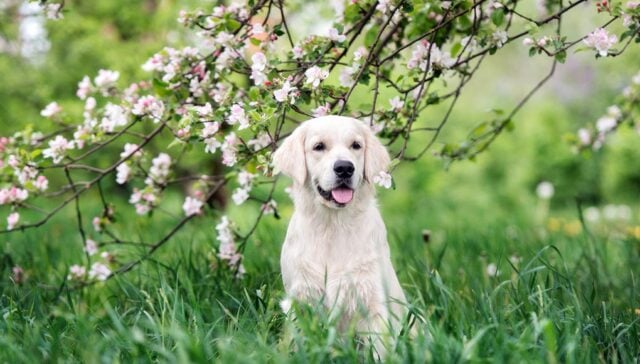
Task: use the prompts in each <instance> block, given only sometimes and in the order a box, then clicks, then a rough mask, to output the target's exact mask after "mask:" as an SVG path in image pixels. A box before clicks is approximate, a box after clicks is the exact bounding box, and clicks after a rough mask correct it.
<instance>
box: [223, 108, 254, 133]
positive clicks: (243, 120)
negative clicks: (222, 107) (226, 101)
mask: <svg viewBox="0 0 640 364" xmlns="http://www.w3.org/2000/svg"><path fill="white" fill-rule="evenodd" d="M227 122H228V123H229V124H231V125H233V124H236V123H238V124H239V127H238V130H242V129H246V128H248V127H249V118H247V116H246V115H245V113H244V109H243V108H242V105H240V104H234V105H233V106H231V111H230V113H229V117H228V119H227Z"/></svg>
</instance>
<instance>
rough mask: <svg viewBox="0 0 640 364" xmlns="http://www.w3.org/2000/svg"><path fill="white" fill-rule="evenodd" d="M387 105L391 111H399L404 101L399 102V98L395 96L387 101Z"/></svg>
mask: <svg viewBox="0 0 640 364" xmlns="http://www.w3.org/2000/svg"><path fill="white" fill-rule="evenodd" d="M389 104H391V110H393V111H400V110H402V107H403V106H404V101H402V100H400V96H396V97H394V98H392V99H391V100H389Z"/></svg>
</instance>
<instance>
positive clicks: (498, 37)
mask: <svg viewBox="0 0 640 364" xmlns="http://www.w3.org/2000/svg"><path fill="white" fill-rule="evenodd" d="M491 40H493V43H494V44H495V45H496V47H498V48H502V46H504V45H505V43H507V40H509V36H508V35H507V32H505V31H504V30H496V31H495V32H493V34H492V35H491Z"/></svg>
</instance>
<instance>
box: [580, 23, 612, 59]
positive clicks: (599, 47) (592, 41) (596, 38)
mask: <svg viewBox="0 0 640 364" xmlns="http://www.w3.org/2000/svg"><path fill="white" fill-rule="evenodd" d="M583 42H584V44H586V45H587V46H588V47H590V48H593V49H595V50H596V51H598V54H599V55H600V56H602V57H606V56H607V55H608V54H609V49H610V48H611V47H612V46H613V45H614V44H616V43H617V42H618V37H617V36H616V35H615V34H611V35H610V34H609V32H607V30H606V29H603V28H598V29H596V30H594V31H593V32H591V33H589V35H587V37H586V38H585V39H584V40H583Z"/></svg>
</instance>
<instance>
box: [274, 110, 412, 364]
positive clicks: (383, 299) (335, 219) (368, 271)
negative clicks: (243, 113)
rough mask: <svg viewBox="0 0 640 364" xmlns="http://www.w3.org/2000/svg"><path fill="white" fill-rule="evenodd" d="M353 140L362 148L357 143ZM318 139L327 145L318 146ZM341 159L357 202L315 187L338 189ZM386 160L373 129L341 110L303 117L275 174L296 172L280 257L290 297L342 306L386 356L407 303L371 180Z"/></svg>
mask: <svg viewBox="0 0 640 364" xmlns="http://www.w3.org/2000/svg"><path fill="white" fill-rule="evenodd" d="M354 141H356V142H358V143H359V144H360V145H361V148H360V149H358V150H356V149H354V148H353V147H352V146H353V142H354ZM319 142H322V143H324V144H325V148H326V149H325V150H323V151H316V150H314V149H313V148H314V145H316V144H317V143H319ZM337 160H348V161H351V162H352V163H353V164H354V167H355V172H354V175H353V177H352V178H353V181H352V183H353V189H354V195H353V200H352V201H351V202H350V203H348V204H346V206H344V207H339V206H338V205H337V204H336V203H335V202H331V201H327V200H326V199H325V198H323V197H322V196H321V195H320V194H319V193H318V191H317V185H319V186H320V187H321V188H323V189H324V190H327V191H328V190H330V189H331V188H332V187H334V184H335V183H336V182H335V180H336V176H335V172H334V170H333V165H334V163H335V162H336V161H337ZM388 164H389V155H388V153H387V151H386V149H385V148H384V146H383V145H382V144H381V143H380V142H379V141H378V139H377V138H376V137H375V135H374V134H373V133H372V132H371V131H370V129H369V127H368V126H366V125H365V124H363V123H362V122H360V121H358V120H356V119H352V118H348V117H340V116H325V117H320V118H316V119H312V120H309V121H307V122H304V123H303V124H301V125H300V126H299V127H298V128H297V129H296V130H295V131H294V132H293V133H292V134H291V135H290V136H289V137H288V138H287V139H286V140H285V141H284V143H283V144H282V146H281V147H280V148H279V149H278V150H277V151H276V152H275V154H274V166H275V168H276V172H278V171H281V172H282V173H284V174H286V175H288V176H290V177H292V178H293V188H292V197H293V201H294V206H295V211H294V214H293V216H292V218H291V222H290V223H289V228H288V230H287V235H286V239H285V242H284V245H283V247H282V254H281V259H280V265H281V269H282V279H283V281H284V288H285V290H286V293H287V295H288V296H290V297H292V298H294V299H298V300H302V301H307V302H318V301H322V303H323V304H324V305H325V306H326V307H327V308H329V309H331V310H338V311H339V312H340V315H341V316H340V320H341V322H342V323H343V324H344V325H347V324H348V323H351V322H353V323H355V325H356V328H357V330H358V331H359V332H360V333H361V334H363V335H366V336H367V337H369V338H371V339H372V341H373V342H374V343H375V346H376V349H377V351H378V353H379V354H381V355H383V353H384V351H385V348H384V346H385V345H386V344H390V345H392V344H393V338H394V337H395V336H396V335H397V333H398V332H399V327H400V320H402V319H403V317H404V316H405V306H404V303H405V302H406V300H405V296H404V293H403V291H402V288H401V287H400V283H399V282H398V278H397V277H396V273H395V271H394V269H393V266H392V264H391V259H390V253H389V245H388V243H387V231H386V229H385V226H384V223H383V221H382V217H381V216H380V213H379V212H378V208H377V203H376V199H375V188H374V185H373V183H372V179H373V176H375V175H376V174H378V173H379V172H381V171H385V170H386V168H387V167H388ZM316 184H317V185H316ZM386 338H390V340H388V339H386ZM385 343H386V344H385ZM387 346H388V345H387Z"/></svg>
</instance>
